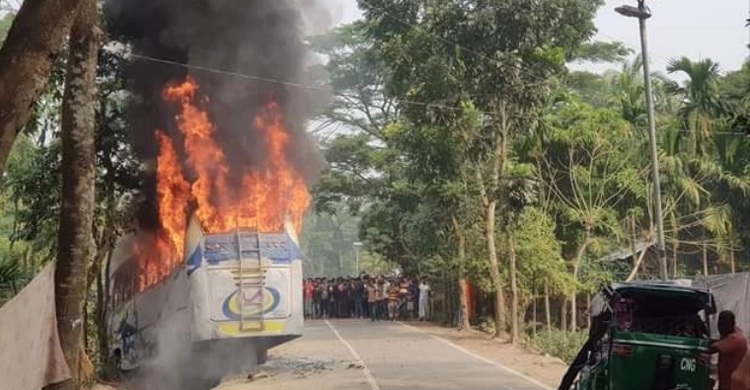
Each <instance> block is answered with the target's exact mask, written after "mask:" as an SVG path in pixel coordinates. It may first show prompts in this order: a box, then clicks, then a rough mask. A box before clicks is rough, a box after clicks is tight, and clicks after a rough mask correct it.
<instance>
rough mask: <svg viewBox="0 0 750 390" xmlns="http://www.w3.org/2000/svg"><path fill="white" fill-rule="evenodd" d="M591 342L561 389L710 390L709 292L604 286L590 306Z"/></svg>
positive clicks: (672, 286) (664, 285) (671, 285)
mask: <svg viewBox="0 0 750 390" xmlns="http://www.w3.org/2000/svg"><path fill="white" fill-rule="evenodd" d="M590 310H591V320H592V321H591V322H592V326H591V328H590V330H589V338H588V340H587V341H586V343H585V344H584V345H583V347H582V348H581V350H580V352H579V353H578V355H577V356H576V358H575V360H574V361H573V363H572V364H571V366H570V367H569V369H568V372H567V373H566V374H565V376H564V377H563V380H562V383H561V384H560V387H559V389H560V390H570V389H575V390H672V389H681V390H708V389H712V388H713V380H712V379H711V356H710V354H709V345H710V342H711V341H710V334H711V332H710V321H709V317H710V316H711V315H712V314H715V312H716V305H715V302H714V299H713V296H712V295H711V293H710V292H709V290H707V289H705V288H698V287H690V286H684V285H680V284H679V283H676V282H658V283H657V282H633V283H622V284H612V285H610V286H607V287H604V288H602V289H601V290H600V292H599V293H598V294H597V295H596V296H595V298H594V300H593V301H592V307H591V308H590Z"/></svg>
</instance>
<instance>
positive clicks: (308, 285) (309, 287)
mask: <svg viewBox="0 0 750 390" xmlns="http://www.w3.org/2000/svg"><path fill="white" fill-rule="evenodd" d="M304 289H305V307H304V310H305V317H306V318H312V316H313V307H312V303H313V293H314V292H315V285H314V284H313V281H312V279H307V280H306V281H305V285H304ZM297 302H299V301H297Z"/></svg>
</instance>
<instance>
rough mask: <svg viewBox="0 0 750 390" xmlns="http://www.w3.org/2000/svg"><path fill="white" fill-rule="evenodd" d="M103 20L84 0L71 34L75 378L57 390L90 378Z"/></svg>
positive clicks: (67, 233) (68, 231) (67, 281)
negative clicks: (87, 351) (86, 359)
mask: <svg viewBox="0 0 750 390" xmlns="http://www.w3.org/2000/svg"><path fill="white" fill-rule="evenodd" d="M60 16H62V17H65V15H58V16H57V17H60ZM97 19H98V13H97V5H96V0H83V1H82V4H81V7H80V9H79V12H78V16H77V17H76V19H75V23H74V24H73V28H72V29H71V33H70V49H69V50H70V54H69V58H68V68H67V74H66V80H65V93H64V96H63V108H62V161H63V164H62V166H63V168H62V175H63V188H62V207H61V211H60V231H59V233H58V253H57V268H56V270H55V306H56V312H57V328H58V332H59V333H60V345H61V346H62V349H63V353H64V354H65V360H66V361H67V363H68V366H69V367H70V370H71V373H72V375H73V379H72V380H69V381H66V382H63V383H60V384H57V385H53V386H52V387H51V388H53V389H75V388H77V387H78V384H79V383H81V381H82V380H83V379H84V378H81V377H80V370H79V368H80V362H81V357H82V352H83V351H82V350H81V340H82V338H81V336H82V333H83V331H84V329H85V323H83V311H84V308H85V302H86V282H87V280H86V279H87V274H88V272H87V271H88V264H89V261H90V260H91V257H92V255H93V234H92V229H91V227H92V226H93V220H94V200H95V199H94V183H95V176H94V175H95V155H94V153H95V146H94V139H95V104H96V65H97V50H98V48H99V45H98V42H99V32H98V28H97ZM36 27H38V26H36Z"/></svg>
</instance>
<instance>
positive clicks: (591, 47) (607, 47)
mask: <svg viewBox="0 0 750 390" xmlns="http://www.w3.org/2000/svg"><path fill="white" fill-rule="evenodd" d="M632 55H633V49H631V48H629V47H627V46H625V44H624V43H622V42H600V41H594V42H585V43H583V44H582V45H580V46H579V47H578V49H577V50H576V51H575V53H574V55H573V57H572V60H574V61H588V62H622V61H624V60H625V59H626V58H627V57H630V56H632Z"/></svg>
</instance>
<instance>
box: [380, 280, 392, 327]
mask: <svg viewBox="0 0 750 390" xmlns="http://www.w3.org/2000/svg"><path fill="white" fill-rule="evenodd" d="M380 287H381V290H380V318H381V319H384V320H387V319H388V293H389V292H390V290H391V282H389V281H388V279H387V278H383V284H382V285H381V286H380Z"/></svg>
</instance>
